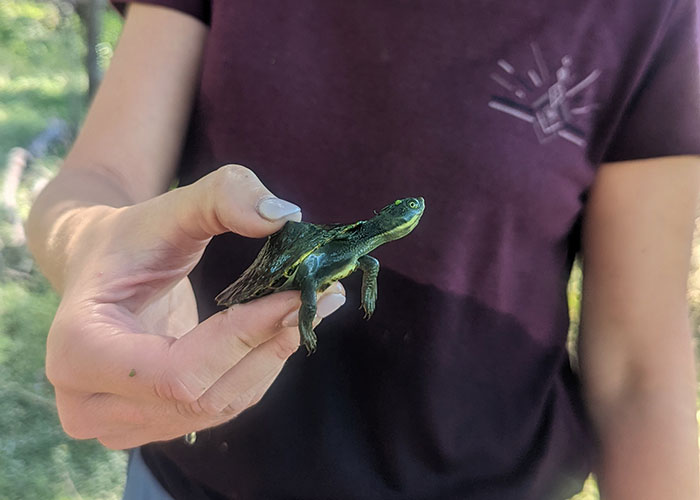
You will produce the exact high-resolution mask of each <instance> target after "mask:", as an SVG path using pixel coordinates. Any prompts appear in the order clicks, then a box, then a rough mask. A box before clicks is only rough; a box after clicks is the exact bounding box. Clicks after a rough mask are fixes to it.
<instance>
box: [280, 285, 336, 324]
mask: <svg viewBox="0 0 700 500" xmlns="http://www.w3.org/2000/svg"><path fill="white" fill-rule="evenodd" d="M343 304H345V295H343V294H340V293H327V294H326V295H323V296H322V297H321V298H319V299H318V302H317V304H316V317H315V318H314V321H315V320H319V319H321V318H325V317H326V316H328V315H330V314H331V313H333V312H334V311H336V310H337V309H338V308H339V307H340V306H342V305H343ZM298 324H299V310H296V311H292V312H290V313H289V314H287V315H286V316H285V317H284V319H283V320H282V326H283V327H285V328H287V327H290V326H297V325H298Z"/></svg>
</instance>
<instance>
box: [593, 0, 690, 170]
mask: <svg viewBox="0 0 700 500" xmlns="http://www.w3.org/2000/svg"><path fill="white" fill-rule="evenodd" d="M696 8H697V7H696V0H676V1H675V3H674V4H673V5H672V7H671V9H670V10H669V11H668V13H667V16H666V18H665V19H664V22H663V23H661V24H660V29H659V31H658V32H657V33H656V36H654V37H653V38H652V40H653V47H652V48H650V50H649V52H648V57H646V64H645V67H644V68H643V70H642V71H641V72H640V73H639V74H640V77H639V78H638V81H637V83H636V85H635V87H634V89H633V91H632V92H631V94H630V96H629V99H628V100H627V102H626V104H625V105H624V107H623V108H622V109H621V113H620V115H619V116H618V117H617V120H616V125H615V126H613V128H612V130H611V131H610V132H611V133H610V136H609V137H610V140H609V142H608V144H607V147H606V148H605V150H604V155H603V161H623V160H635V159H642V158H653V157H659V156H672V155H683V154H700V79H699V78H698V62H699V56H698V37H697V18H696Z"/></svg>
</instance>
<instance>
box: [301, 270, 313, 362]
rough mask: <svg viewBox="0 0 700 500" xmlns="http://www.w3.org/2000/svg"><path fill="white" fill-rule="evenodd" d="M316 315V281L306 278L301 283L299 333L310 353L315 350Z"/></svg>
mask: <svg viewBox="0 0 700 500" xmlns="http://www.w3.org/2000/svg"><path fill="white" fill-rule="evenodd" d="M315 317H316V283H315V282H314V280H312V279H310V278H307V279H305V280H304V281H303V282H302V284H301V307H300V308H299V335H300V336H301V343H302V344H304V346H306V351H307V353H308V354H311V353H312V352H314V351H315V350H316V334H315V333H314V325H313V322H314V318H315Z"/></svg>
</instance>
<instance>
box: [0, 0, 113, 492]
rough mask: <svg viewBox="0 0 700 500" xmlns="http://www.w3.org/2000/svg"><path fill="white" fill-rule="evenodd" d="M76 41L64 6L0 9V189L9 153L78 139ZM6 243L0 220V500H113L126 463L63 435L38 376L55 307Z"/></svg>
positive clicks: (105, 50) (46, 159)
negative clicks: (57, 132) (51, 140)
mask: <svg viewBox="0 0 700 500" xmlns="http://www.w3.org/2000/svg"><path fill="white" fill-rule="evenodd" d="M120 29H121V19H120V17H119V16H118V15H117V14H116V13H114V12H107V14H106V15H105V16H104V24H103V37H102V40H101V41H100V44H99V45H98V47H97V49H98V54H99V55H100V62H101V65H102V66H103V67H106V66H107V64H108V61H109V58H110V57H111V54H112V48H113V47H114V44H115V43H116V40H117V37H118V35H119V31H120ZM82 32H83V29H82V26H81V24H80V20H79V19H78V16H77V15H76V14H75V13H74V11H73V7H72V6H71V4H70V3H69V2H66V1H62V0H53V1H41V2H39V1H29V0H2V1H0V189H1V188H2V182H3V179H4V176H5V167H6V165H5V159H6V158H7V155H8V153H9V151H10V149H11V148H13V147H16V146H21V147H25V148H26V147H28V146H29V144H30V143H31V142H32V140H33V139H34V138H35V137H36V136H37V135H38V134H40V133H41V132H42V131H43V130H44V129H45V128H46V127H47V125H49V124H50V123H51V120H55V119H61V120H63V121H65V122H66V123H67V124H68V125H69V129H70V132H71V133H72V134H74V133H75V131H76V130H77V129H78V126H79V124H80V121H81V120H82V117H83V116H84V113H85V110H86V108H87V98H86V91H87V76H86V75H85V71H84V68H83V61H82V59H83V57H84V54H85V50H86V48H85V44H84V42H83V37H82ZM72 134H71V135H72ZM69 140H70V137H68V141H69ZM68 141H64V142H58V143H56V144H55V146H54V147H53V148H51V149H49V151H48V155H45V156H43V157H41V158H35V159H33V160H32V161H31V162H30V164H29V166H28V168H27V169H26V170H25V172H24V175H23V177H22V183H21V185H20V188H19V191H18V192H17V204H18V205H17V212H18V214H19V215H20V216H21V217H22V218H24V217H26V215H27V213H28V211H29V206H30V204H31V202H32V199H33V197H34V184H35V183H36V182H37V181H39V180H40V179H42V178H46V177H48V176H50V175H51V173H52V172H54V171H55V170H56V169H57V168H58V164H59V162H60V158H61V157H62V156H63V155H64V154H65V152H66V148H67V142H68ZM9 233H10V225H9V222H8V217H7V213H6V211H5V210H0V500H20V499H22V500H24V499H42V500H44V499H45V500H52V499H53V500H59V499H61V500H65V499H85V500H88V499H117V498H120V497H121V491H122V488H123V481H124V471H125V465H126V455H125V453H124V452H112V451H109V450H106V449H104V448H103V447H102V446H101V445H100V444H99V443H97V442H95V441H76V440H73V439H71V438H69V437H68V436H66V435H65V433H64V432H63V430H62V429H61V426H60V423H59V421H58V415H57V413H56V405H55V403H54V396H53V390H52V387H51V384H50V383H49V382H48V380H47V379H46V376H45V374H44V353H45V349H46V334H47V332H48V329H49V326H50V324H51V320H52V318H53V315H54V312H55V310H56V307H57V305H58V297H57V296H56V294H55V293H54V292H53V291H52V290H51V289H50V287H49V285H48V283H47V282H46V281H45V279H44V278H43V277H41V275H40V274H39V273H38V271H37V270H36V269H35V268H34V267H33V265H32V262H31V259H30V257H29V254H28V252H27V250H26V248H25V247H22V246H20V247H12V246H8V245H6V246H5V247H4V248H3V245H2V242H3V241H4V242H5V243H7V241H8V237H7V236H8V234H9ZM27 263H28V264H27Z"/></svg>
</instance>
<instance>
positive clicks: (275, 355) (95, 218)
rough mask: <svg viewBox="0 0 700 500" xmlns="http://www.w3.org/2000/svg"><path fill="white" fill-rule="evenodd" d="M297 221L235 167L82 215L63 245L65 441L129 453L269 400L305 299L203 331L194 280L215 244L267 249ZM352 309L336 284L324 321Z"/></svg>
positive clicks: (60, 342)
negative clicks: (257, 240)
mask: <svg viewBox="0 0 700 500" xmlns="http://www.w3.org/2000/svg"><path fill="white" fill-rule="evenodd" d="M300 216H301V215H300V212H299V211H298V209H297V208H296V207H295V206H293V205H291V204H288V203H287V202H283V201H281V200H278V199H277V198H274V196H273V195H272V194H271V193H270V192H269V191H268V190H267V189H266V188H265V187H264V186H263V185H262V183H261V182H260V181H259V180H258V178H257V177H256V176H255V175H254V174H253V173H252V172H251V171H250V170H248V169H246V168H244V167H240V166H234V165H229V166H226V167H222V168H221V169H219V170H217V171H216V172H214V173H212V174H210V175H208V176H206V177H204V178H202V179H201V180H200V181H198V182H196V183H195V184H192V185H191V186H186V187H183V188H178V189H175V190H173V191H170V192H169V193H166V194H164V195H161V196H159V197H157V198H153V199H151V200H148V201H145V202H143V203H139V204H136V205H132V206H129V207H125V208H111V207H106V206H93V207H88V208H83V209H80V211H79V213H77V214H74V215H73V217H80V219H81V220H80V221H79V223H78V224H76V227H79V228H80V229H79V230H76V231H75V233H74V235H73V236H72V237H71V240H70V241H69V242H67V243H66V248H68V251H67V254H68V258H67V260H66V265H65V272H64V275H65V286H64V289H63V298H62V301H61V304H60V306H59V308H58V311H57V313H56V317H55V319H54V322H53V325H52V326H51V330H50V332H49V337H48V342H47V358H46V372H47V376H48V378H49V380H50V381H51V383H52V384H53V385H54V386H55V390H56V403H57V406H58V411H59V416H60V419H61V422H62V424H63V426H64V429H65V430H66V432H67V433H68V434H69V435H71V436H73V437H76V438H97V439H98V440H99V441H100V442H101V443H103V444H104V445H105V446H108V447H110V448H130V447H134V446H137V445H141V444H144V443H147V442H151V441H157V440H166V439H172V438H175V437H178V436H182V435H184V434H187V433H190V432H193V431H197V430H201V429H204V428H207V427H211V426H214V425H218V424H220V423H223V422H225V421H227V420H230V419H231V418H233V417H234V416H235V415H237V414H238V413H240V412H241V411H243V410H245V409H246V408H248V407H249V406H251V405H253V404H255V403H256V402H257V401H259V400H260V398H261V397H262V396H263V394H264V393H265V391H266V390H267V388H268V387H269V386H270V385H271V384H272V382H273V381H274V380H275V378H276V377H277V375H278V374H279V372H280V370H281V369H282V366H283V365H284V362H285V361H286V359H287V358H288V357H289V356H290V355H291V354H292V353H293V352H294V351H296V349H297V347H298V346H299V334H298V330H297V328H296V326H295V325H296V314H297V311H298V308H299V306H300V303H301V302H300V299H299V293H298V292H282V293H277V294H273V295H269V296H267V297H263V298H261V299H257V300H255V301H252V302H249V303H246V304H239V305H235V306H233V307H231V308H230V309H227V310H225V311H221V312H219V313H217V314H215V315H213V316H211V317H210V318H208V319H207V320H205V321H204V322H202V323H201V324H198V318H197V309H196V304H195V299H194V295H193V292H192V288H191V286H190V283H189V280H188V279H187V275H188V273H189V272H190V271H191V270H192V268H193V267H194V266H195V264H196V263H197V261H198V260H199V258H200V256H201V255H202V252H203V251H204V248H205V246H206V245H207V243H208V242H209V240H210V239H211V237H212V236H213V235H216V234H220V233H223V232H226V231H233V232H235V233H238V234H240V235H243V236H248V237H263V236H265V235H268V234H271V233H272V232H274V231H276V230H278V229H279V228H280V227H281V226H282V225H283V224H284V222H286V220H288V219H295V220H299V219H300ZM343 302H344V291H343V288H342V286H341V285H340V284H335V285H333V286H331V287H330V288H328V289H327V290H325V291H324V293H323V294H322V295H321V296H320V298H319V313H318V314H319V316H325V315H327V314H330V313H331V312H332V311H333V310H335V308H337V307H339V305H341V304H342V303H343ZM324 304H325V306H324ZM317 321H320V318H317Z"/></svg>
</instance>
